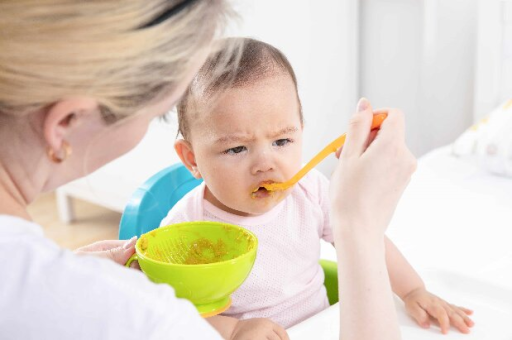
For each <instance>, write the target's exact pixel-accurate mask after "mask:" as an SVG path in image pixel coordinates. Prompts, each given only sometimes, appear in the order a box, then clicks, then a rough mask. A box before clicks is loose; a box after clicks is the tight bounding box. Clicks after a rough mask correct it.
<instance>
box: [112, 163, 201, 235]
mask: <svg viewBox="0 0 512 340" xmlns="http://www.w3.org/2000/svg"><path fill="white" fill-rule="evenodd" d="M201 182H202V180H200V179H195V178H194V177H193V176H192V174H191V173H190V172H189V171H188V169H187V168H186V167H185V166H184V165H183V164H181V163H178V164H174V165H171V166H170V167H168V168H165V169H163V170H160V171H159V172H157V173H156V174H155V175H153V176H151V178H150V179H148V180H147V181H146V182H145V183H144V184H142V185H141V186H140V187H139V188H138V189H137V190H136V191H135V193H134V194H133V195H132V197H131V198H130V201H129V202H128V204H127V205H126V207H125V208H124V212H123V215H122V217H121V223H120V224H119V239H120V240H127V239H129V238H131V237H133V236H140V235H141V234H144V233H146V232H148V231H151V230H153V229H155V228H158V226H159V225H160V222H161V221H162V219H163V218H164V217H165V216H167V213H168V212H169V210H170V209H171V208H172V207H173V206H174V205H175V204H176V202H178V201H179V200H180V199H181V198H182V197H183V196H185V194H186V193H187V192H189V191H190V190H192V189H194V188H195V187H196V186H198V185H199V184H200V183H201Z"/></svg>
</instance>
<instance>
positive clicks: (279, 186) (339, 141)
mask: <svg viewBox="0 0 512 340" xmlns="http://www.w3.org/2000/svg"><path fill="white" fill-rule="evenodd" d="M387 116H388V115H387V113H378V114H376V115H374V116H373V121H372V127H371V129H372V130H375V129H378V128H379V127H380V125H381V124H382V122H383V121H384V119H386V117H387ZM346 137H347V134H346V133H344V134H342V135H341V136H339V137H338V138H336V139H335V140H333V141H332V142H331V143H330V144H329V145H327V146H326V147H325V148H323V150H322V151H320V152H319V153H318V154H317V155H316V156H315V157H313V159H311V160H310V161H309V163H308V164H306V165H305V166H304V167H303V168H302V169H300V171H299V172H297V173H296V174H295V176H293V177H292V178H291V179H290V180H288V181H286V182H282V183H264V184H261V186H259V187H258V188H256V189H254V191H253V192H256V191H258V190H259V189H260V188H265V189H267V190H268V191H277V190H286V189H288V188H290V187H292V186H293V185H295V183H297V182H298V181H299V180H300V179H301V178H302V177H304V175H305V174H307V173H308V172H309V170H311V169H313V168H314V167H315V166H317V164H318V163H320V162H321V161H323V160H324V158H325V157H327V156H328V155H330V154H331V153H333V152H336V150H338V149H339V148H341V147H342V146H343V144H345V138H346Z"/></svg>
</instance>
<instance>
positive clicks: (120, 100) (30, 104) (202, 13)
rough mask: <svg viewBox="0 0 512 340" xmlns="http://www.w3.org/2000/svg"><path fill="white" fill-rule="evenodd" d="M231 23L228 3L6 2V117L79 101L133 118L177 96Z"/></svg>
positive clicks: (1, 36) (0, 97)
mask: <svg viewBox="0 0 512 340" xmlns="http://www.w3.org/2000/svg"><path fill="white" fill-rule="evenodd" d="M180 6H181V7H182V8H180V9H179V10H178V11H176V13H173V14H172V15H171V16H170V17H168V18H167V17H165V13H166V12H169V11H172V9H173V8H176V7H180ZM230 15H231V12H230V8H229V6H228V5H227V4H226V1H225V0H195V1H194V0H192V1H191V0H151V1H148V0H126V1H119V0H89V1H76V0H4V1H1V2H0V117H1V116H2V115H14V116H18V117H19V116H20V115H24V114H27V113H30V112H34V111H36V110H41V109H44V108H45V107H48V106H49V105H51V104H53V103H55V102H57V101H59V100H60V99H62V98H66V97H71V96H90V97H93V98H95V99H96V100H98V102H99V104H100V109H101V112H102V114H103V116H104V117H105V118H109V119H114V120H115V119H117V118H120V117H123V116H127V115H130V114H131V113H133V112H135V111H137V110H138V109H140V108H142V107H143V106H145V105H147V104H148V103H149V102H151V101H154V100H156V99H157V97H158V96H160V95H162V94H163V93H166V92H169V91H172V89H173V88H174V87H175V86H176V85H177V84H178V83H179V82H180V81H182V80H183V78H184V75H185V74H186V72H187V71H188V70H189V64H190V62H191V61H192V60H191V59H193V58H192V57H193V56H194V55H195V54H196V53H198V52H199V51H200V50H201V49H202V48H207V47H209V45H210V42H211V41H212V40H213V39H214V38H215V35H216V34H217V33H218V32H219V31H221V30H222V29H223V28H224V26H225V23H226V19H227V18H228V17H229V16H230Z"/></svg>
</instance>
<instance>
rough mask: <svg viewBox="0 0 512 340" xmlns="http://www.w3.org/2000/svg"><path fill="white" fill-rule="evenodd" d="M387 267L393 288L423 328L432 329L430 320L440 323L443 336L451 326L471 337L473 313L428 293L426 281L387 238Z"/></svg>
mask: <svg viewBox="0 0 512 340" xmlns="http://www.w3.org/2000/svg"><path fill="white" fill-rule="evenodd" d="M384 242H385V247H386V265H387V268H388V273H389V279H390V282H391V288H392V289H393V292H395V294H396V295H398V296H399V297H400V298H401V299H402V300H403V301H404V303H405V308H406V309H407V312H408V313H409V314H410V315H411V316H412V317H413V318H414V319H415V320H416V322H417V323H418V324H419V325H420V326H421V327H424V328H429V327H430V317H433V318H434V319H437V321H438V322H439V325H440V327H441V331H442V332H443V333H447V332H448V329H449V328H450V324H452V325H453V326H455V327H457V328H458V329H459V331H461V332H462V333H469V327H472V326H473V325H474V323H473V321H472V320H471V319H470V318H469V317H468V315H470V314H472V311H471V310H469V309H467V308H464V307H458V306H455V305H452V304H450V303H448V302H446V301H444V300H443V299H441V298H439V297H437V296H435V295H434V294H432V293H430V292H428V291H427V290H426V288H425V284H424V283H423V280H422V279H421V278H420V276H419V275H418V273H416V271H415V270H414V268H413V267H412V266H411V265H410V264H409V262H407V260H406V259H405V257H404V256H403V255H402V253H400V251H399V250H398V248H397V247H396V246H395V245H394V244H393V242H391V240H390V239H388V238H387V237H385V241H384Z"/></svg>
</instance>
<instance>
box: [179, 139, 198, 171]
mask: <svg viewBox="0 0 512 340" xmlns="http://www.w3.org/2000/svg"><path fill="white" fill-rule="evenodd" d="M174 149H175V150H176V153H177V154H178V156H179V157H180V159H181V161H182V162H183V164H184V165H185V166H186V167H187V169H188V171H190V173H191V174H192V176H194V177H195V178H196V179H200V178H202V176H201V173H200V172H199V169H198V168H197V163H196V155H195V154H194V150H193V149H192V145H191V144H190V143H189V142H188V141H186V140H184V139H178V140H176V142H174Z"/></svg>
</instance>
